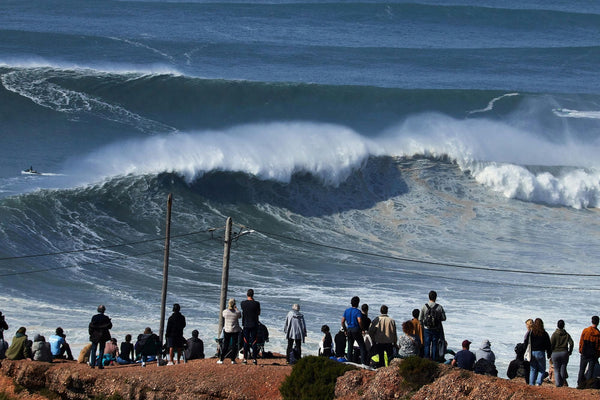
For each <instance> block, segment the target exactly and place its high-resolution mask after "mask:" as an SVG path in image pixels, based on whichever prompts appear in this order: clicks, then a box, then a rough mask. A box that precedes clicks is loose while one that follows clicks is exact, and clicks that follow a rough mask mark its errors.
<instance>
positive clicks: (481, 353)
mask: <svg viewBox="0 0 600 400" xmlns="http://www.w3.org/2000/svg"><path fill="white" fill-rule="evenodd" d="M490 347H491V344H490V341H489V340H484V341H483V343H481V347H480V348H479V350H477V352H476V353H475V356H476V358H477V361H479V360H480V359H482V358H484V359H486V360H487V361H489V362H490V363H492V364H495V363H496V355H495V354H494V352H493V351H492V349H491V348H490Z"/></svg>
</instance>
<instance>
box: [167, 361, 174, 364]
mask: <svg viewBox="0 0 600 400" xmlns="http://www.w3.org/2000/svg"><path fill="white" fill-rule="evenodd" d="M167 365H175V364H173V361H169V362H168V363H167Z"/></svg>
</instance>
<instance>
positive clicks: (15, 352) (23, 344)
mask: <svg viewBox="0 0 600 400" xmlns="http://www.w3.org/2000/svg"><path fill="white" fill-rule="evenodd" d="M25 332H27V329H26V328H25V327H24V326H22V327H20V328H19V329H18V330H17V333H15V337H13V339H12V341H11V342H10V346H9V347H8V350H6V358H8V359H9V360H24V359H26V358H30V357H31V341H29V340H27V335H26V334H25Z"/></svg>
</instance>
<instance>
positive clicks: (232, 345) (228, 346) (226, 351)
mask: <svg viewBox="0 0 600 400" xmlns="http://www.w3.org/2000/svg"><path fill="white" fill-rule="evenodd" d="M239 334H240V333H239V332H231V333H227V332H223V348H221V361H223V360H224V359H225V357H227V356H229V358H231V361H235V357H236V355H237V351H238V336H239Z"/></svg>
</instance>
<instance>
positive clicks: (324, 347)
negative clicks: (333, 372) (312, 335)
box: [318, 325, 345, 357]
mask: <svg viewBox="0 0 600 400" xmlns="http://www.w3.org/2000/svg"><path fill="white" fill-rule="evenodd" d="M321 332H322V333H323V338H322V339H321V341H320V342H319V353H318V354H319V356H323V357H332V356H334V354H335V353H334V351H333V338H332V337H331V332H329V326H328V325H323V326H322V327H321ZM344 341H345V336H344Z"/></svg>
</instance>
